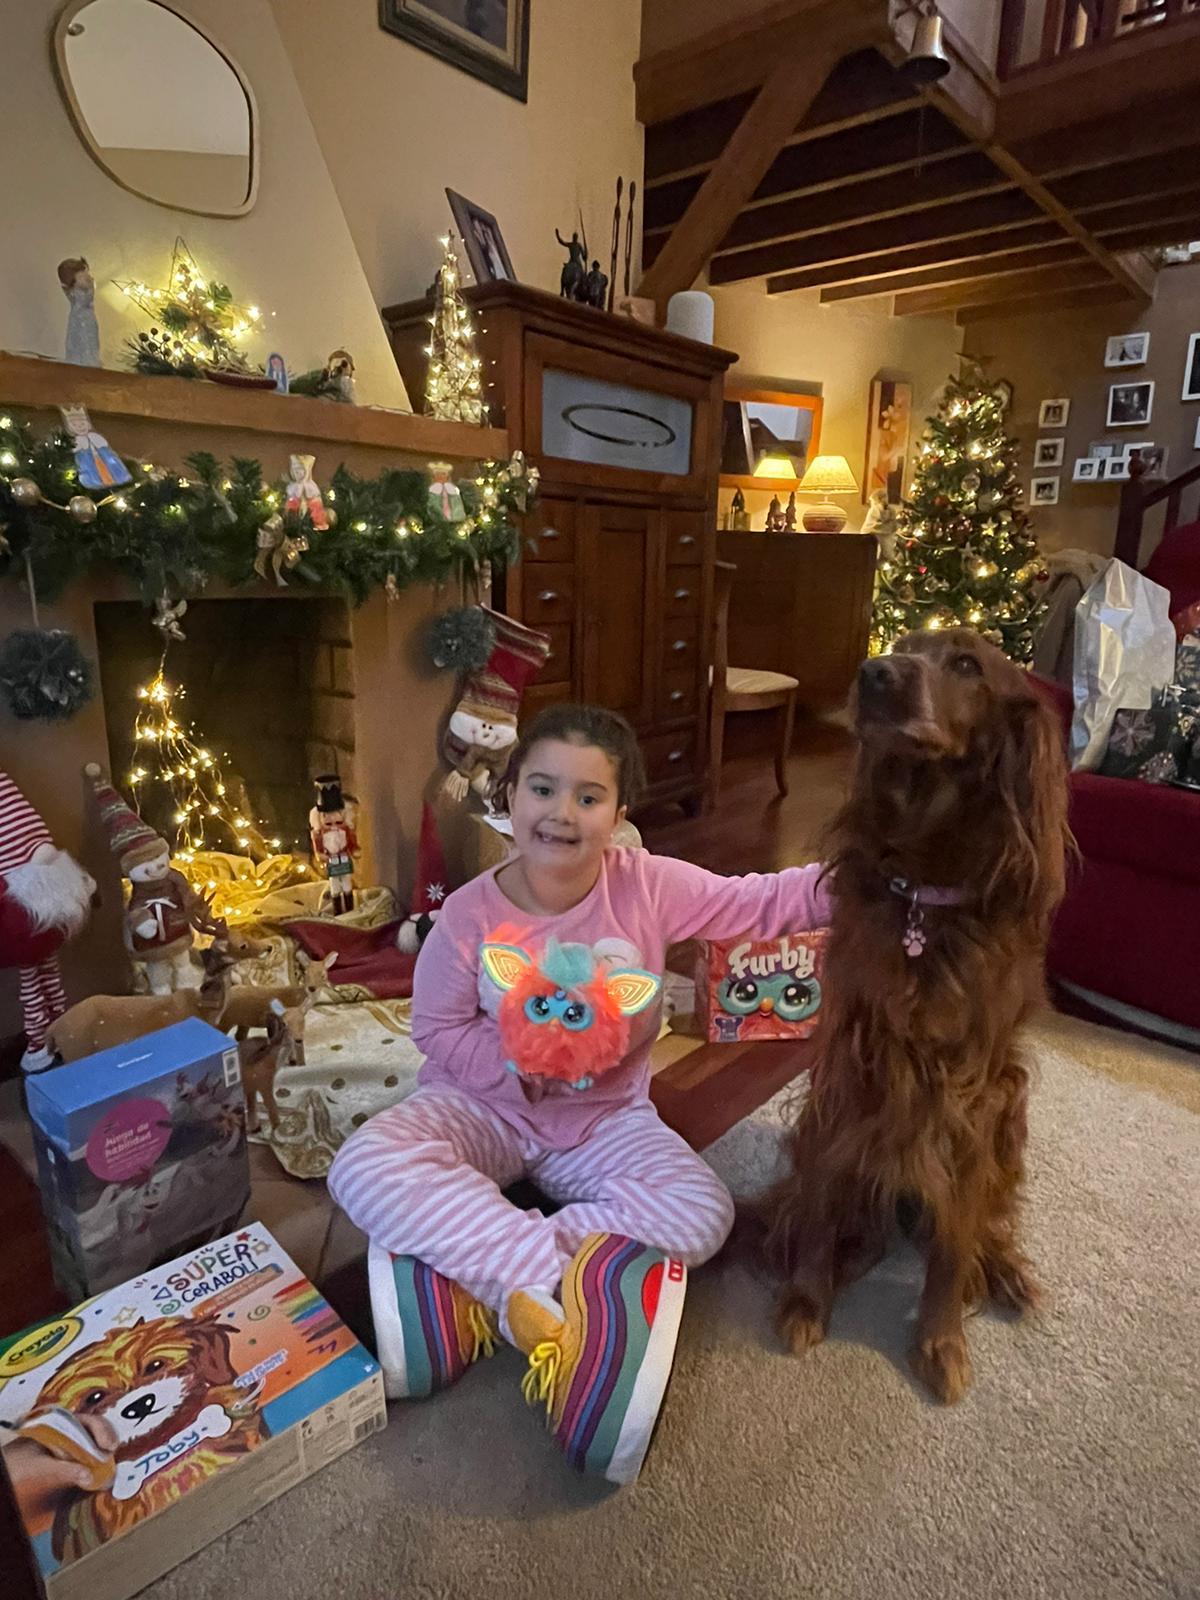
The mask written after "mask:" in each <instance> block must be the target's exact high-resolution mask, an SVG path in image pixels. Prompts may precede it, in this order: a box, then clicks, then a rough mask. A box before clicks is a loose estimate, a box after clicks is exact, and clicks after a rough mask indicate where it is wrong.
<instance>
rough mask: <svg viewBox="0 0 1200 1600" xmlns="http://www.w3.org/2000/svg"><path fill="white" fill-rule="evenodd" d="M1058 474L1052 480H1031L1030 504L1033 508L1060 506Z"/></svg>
mask: <svg viewBox="0 0 1200 1600" xmlns="http://www.w3.org/2000/svg"><path fill="white" fill-rule="evenodd" d="M1058 484H1059V479H1058V475H1057V473H1056V474H1055V475H1054V476H1053V477H1051V478H1031V479H1030V480H1029V503H1030V505H1033V506H1056V505H1057V504H1058Z"/></svg>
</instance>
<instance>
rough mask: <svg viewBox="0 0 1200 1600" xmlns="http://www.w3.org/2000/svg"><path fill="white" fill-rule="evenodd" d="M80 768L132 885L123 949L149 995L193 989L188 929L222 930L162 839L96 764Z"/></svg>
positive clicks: (111, 842) (194, 984) (212, 931)
mask: <svg viewBox="0 0 1200 1600" xmlns="http://www.w3.org/2000/svg"><path fill="white" fill-rule="evenodd" d="M84 772H85V773H86V774H87V776H88V778H89V779H90V780H91V784H92V789H93V790H94V792H95V795H96V800H97V803H98V805H99V807H100V820H101V822H102V823H103V824H104V829H105V832H106V833H107V834H108V842H109V847H110V848H111V850H112V852H113V854H114V855H115V856H116V857H117V860H118V862H119V863H120V867H121V871H122V873H123V874H124V876H125V877H126V878H128V880H129V883H130V885H131V889H130V895H129V901H128V904H127V905H126V907H125V948H126V949H127V950H128V951H129V954H130V955H131V956H132V957H133V959H134V960H135V961H137V962H139V963H141V965H143V966H144V967H145V969H146V979H147V981H148V983H149V985H150V992H151V994H171V993H173V992H174V991H175V990H176V989H187V988H194V987H195V986H196V969H195V967H194V966H193V965H192V961H191V953H190V952H191V948H192V930H193V929H196V930H197V931H198V932H200V933H210V934H213V935H214V936H215V935H216V934H218V933H220V932H221V928H220V926H219V924H218V923H217V922H216V921H215V920H214V918H213V916H212V914H211V912H210V911H209V906H208V902H207V901H206V900H205V899H203V897H202V896H200V895H198V894H197V893H196V891H195V890H194V889H193V888H192V886H191V884H190V883H188V881H187V879H186V878H185V877H184V876H183V874H182V873H181V872H176V870H175V868H174V867H172V865H171V849H170V846H169V845H168V844H167V841H166V840H165V839H160V838H159V837H158V835H157V834H156V833H155V832H154V829H153V828H151V827H150V826H149V825H148V824H147V823H145V822H143V821H142V819H141V817H139V816H138V814H137V813H136V812H135V811H131V810H130V808H129V807H128V806H127V805H126V804H125V802H124V800H122V799H121V796H120V795H119V794H118V793H117V791H116V790H115V789H114V788H113V786H112V784H111V783H109V782H108V780H107V779H106V778H105V777H104V776H103V774H102V773H101V771H100V768H99V767H98V766H96V764H95V763H94V762H89V764H88V765H87V766H86V767H85V768H84Z"/></svg>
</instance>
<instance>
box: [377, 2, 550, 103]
mask: <svg viewBox="0 0 1200 1600" xmlns="http://www.w3.org/2000/svg"><path fill="white" fill-rule="evenodd" d="M379 26H380V27H381V28H382V29H383V30H384V32H385V33H391V34H394V35H395V36H396V37H397V38H398V39H404V40H406V41H407V42H408V43H409V44H414V45H416V46H417V48H418V49H419V50H426V51H428V53H429V54H430V55H432V56H437V57H438V58H439V60H442V61H446V62H449V64H450V65H451V66H452V67H457V68H458V69H459V71H460V72H466V73H469V74H470V76H471V77H472V78H478V79H479V80H480V82H481V83H488V84H491V86H492V88H493V89H499V90H500V92H501V93H502V94H508V95H511V96H512V97H513V99H514V100H521V101H526V100H528V99H529V0H487V3H486V4H483V5H481V4H476V3H473V0H379Z"/></svg>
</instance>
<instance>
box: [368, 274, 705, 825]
mask: <svg viewBox="0 0 1200 1600" xmlns="http://www.w3.org/2000/svg"><path fill="white" fill-rule="evenodd" d="M467 298H468V300H469V301H470V303H471V306H472V309H473V311H474V313H475V319H476V322H477V325H478V328H479V342H480V350H481V354H482V356H483V361H484V372H485V377H486V381H487V386H488V387H487V400H488V405H489V408H490V420H491V421H492V422H494V423H497V424H499V423H501V422H502V423H503V424H504V425H505V426H506V427H507V429H508V437H509V443H510V445H511V447H512V448H513V449H522V450H524V452H525V454H526V456H527V457H528V458H529V459H530V460H531V461H533V462H535V463H536V464H537V466H538V468H539V470H540V472H541V475H542V485H541V488H542V493H541V499H540V500H539V503H538V505H537V506H536V507H535V508H534V510H533V511H532V512H531V513H530V515H529V517H528V518H527V519H526V529H525V539H524V548H523V551H522V556H521V560H520V561H519V562H518V563H517V565H516V566H514V567H513V568H512V569H511V570H510V571H509V572H507V573H505V574H504V575H503V576H502V578H501V579H500V580H499V582H498V584H497V590H496V600H497V603H498V604H499V605H500V606H501V607H502V608H503V609H504V610H507V611H509V612H511V614H512V615H513V616H516V617H519V618H520V619H521V620H522V621H524V622H527V623H529V624H530V625H531V626H533V627H536V628H540V629H542V630H543V631H544V632H545V633H546V634H547V636H548V637H549V639H550V657H549V659H548V660H547V662H546V664H545V666H544V667H543V669H542V671H541V672H540V673H539V675H538V677H537V678H536V679H535V681H534V682H533V683H532V684H531V685H530V687H529V689H528V690H527V691H526V694H525V699H524V706H523V714H524V715H525V716H528V715H530V714H531V713H532V712H533V711H535V710H539V709H541V707H542V706H546V705H552V704H554V703H555V701H559V700H566V699H577V700H586V701H591V702H593V703H595V704H598V705H604V706H609V707H611V708H612V709H613V710H616V711H620V712H622V713H623V714H624V715H625V716H627V717H628V718H629V720H630V721H631V722H632V723H633V725H634V727H635V728H636V729H637V731H638V734H639V737H640V739H641V742H642V746H643V750H644V753H645V756H646V765H647V773H648V776H649V780H650V796H649V797H650V798H652V799H677V800H680V801H682V802H684V803H685V804H687V803H690V802H696V803H698V802H699V799H700V797H701V796H702V794H703V792H704V789H705V787H706V782H707V770H706V761H707V728H706V719H705V717H704V715H703V713H704V709H705V706H706V702H707V692H708V675H709V667H710V662H711V634H712V592H713V581H712V580H713V562H714V560H715V553H716V533H715V525H716V491H717V471H718V466H719V452H720V435H721V398H722V387H723V376H724V372H725V369H726V367H727V366H728V365H729V363H730V362H731V361H732V360H733V359H734V357H733V356H732V355H731V354H730V353H729V352H728V351H724V350H718V349H715V348H713V347H711V346H709V345H701V344H696V343H695V342H694V341H693V340H690V339H681V338H678V337H677V336H676V335H674V334H670V333H664V332H661V331H660V330H658V329H655V328H647V327H645V326H643V325H642V324H641V323H636V322H632V321H630V320H629V319H628V318H625V317H615V316H609V315H607V314H605V313H604V312H598V311H594V310H593V309H592V308H591V307H588V306H577V305H573V304H571V303H569V302H567V301H564V300H560V299H558V298H557V297H556V296H553V295H548V294H543V293H542V292H540V291H539V290H536V289H528V288H525V287H523V286H521V285H518V284H499V283H498V284H485V285H482V286H481V287H478V288H476V289H474V290H468V291H467ZM429 309H430V307H429V304H428V302H426V301H416V302H410V303H409V304H407V305H402V306H392V307H389V308H387V309H386V310H385V311H384V313H383V316H384V321H385V323H386V324H387V327H388V332H389V335H390V337H391V341H392V348H393V350H394V351H395V353H396V359H397V361H398V363H399V366H400V370H401V372H402V374H403V376H404V380H405V383H406V384H407V385H408V389H409V393H410V394H419V393H420V392H421V390H422V388H423V386H424V375H425V365H426V362H427V357H426V356H425V354H424V346H425V343H426V340H427V338H428V321H427V318H428V315H429Z"/></svg>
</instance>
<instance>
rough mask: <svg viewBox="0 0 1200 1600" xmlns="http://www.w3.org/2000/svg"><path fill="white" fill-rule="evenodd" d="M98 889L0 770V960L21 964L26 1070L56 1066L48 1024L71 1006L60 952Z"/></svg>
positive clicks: (0, 962)
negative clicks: (48, 1043) (61, 971)
mask: <svg viewBox="0 0 1200 1600" xmlns="http://www.w3.org/2000/svg"><path fill="white" fill-rule="evenodd" d="M95 888H96V885H95V883H94V882H93V880H92V879H91V878H90V877H89V876H88V874H87V873H86V872H85V871H84V870H83V868H82V867H81V866H79V865H78V863H77V862H75V861H73V860H72V859H71V857H70V856H69V855H67V854H66V853H65V852H64V851H62V850H58V849H56V848H55V846H54V841H53V840H52V839H51V837H50V831H49V829H48V828H47V827H46V824H45V823H44V822H43V821H42V819H41V817H40V816H39V815H38V813H37V812H36V811H35V810H34V809H33V807H32V806H31V805H30V804H29V801H28V800H26V798H25V796H24V795H23V794H22V793H21V791H20V790H19V789H18V788H17V786H16V784H15V783H14V782H13V781H12V779H11V778H10V777H9V776H8V774H7V773H5V772H0V966H2V967H17V968H19V969H20V997H21V1013H22V1018H23V1022H24V1027H25V1039H26V1051H25V1056H24V1059H23V1060H22V1065H23V1066H24V1067H25V1068H26V1070H27V1071H37V1070H39V1069H40V1068H41V1067H46V1066H49V1065H50V1060H51V1057H50V1053H49V1051H48V1050H47V1048H46V1030H47V1029H48V1028H49V1026H50V1024H51V1023H52V1022H53V1021H54V1020H55V1018H56V1017H61V1016H62V1014H63V1012H64V1011H65V1010H66V1008H67V1000H66V995H65V994H64V993H63V986H62V978H61V976H60V974H59V970H58V958H57V953H58V950H59V948H60V947H61V946H62V945H63V944H65V943H66V941H67V940H68V939H69V938H71V937H72V935H73V934H76V933H78V932H79V930H80V928H82V927H83V924H84V923H85V922H86V921H87V917H88V910H89V907H90V903H91V898H92V895H93V893H94V892H95Z"/></svg>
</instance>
